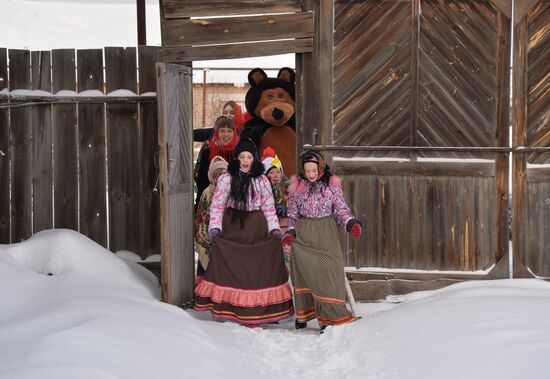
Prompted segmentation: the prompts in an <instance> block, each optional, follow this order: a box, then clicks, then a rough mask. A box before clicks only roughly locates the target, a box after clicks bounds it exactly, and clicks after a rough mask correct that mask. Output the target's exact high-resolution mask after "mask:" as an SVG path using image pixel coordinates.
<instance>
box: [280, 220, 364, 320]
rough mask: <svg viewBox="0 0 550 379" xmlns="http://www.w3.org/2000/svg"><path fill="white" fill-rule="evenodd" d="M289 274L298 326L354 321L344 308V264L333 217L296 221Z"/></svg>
mask: <svg viewBox="0 0 550 379" xmlns="http://www.w3.org/2000/svg"><path fill="white" fill-rule="evenodd" d="M290 272H291V277H292V285H293V286H294V302H295V307H296V319H297V321H298V322H300V321H301V322H306V321H309V320H311V319H314V318H317V321H318V322H319V325H321V326H323V325H341V324H345V323H348V322H351V321H355V320H356V318H355V317H353V316H352V315H351V313H350V312H349V311H348V309H347V308H346V287H345V279H344V275H345V274H344V260H343V258H342V248H341V246H340V238H339V235H338V226H337V225H336V221H335V220H334V217H333V216H327V217H321V218H307V217H306V218H301V219H299V220H298V222H297V223H296V239H295V240H294V242H293V243H292V253H291V255H290Z"/></svg>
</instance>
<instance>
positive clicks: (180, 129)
mask: <svg viewBox="0 0 550 379" xmlns="http://www.w3.org/2000/svg"><path fill="white" fill-rule="evenodd" d="M191 78H192V73H191V69H190V68H189V67H185V66H180V65H171V64H164V63H159V64H157V88H158V90H157V91H158V113H159V146H160V152H159V155H160V158H159V166H160V176H159V181H160V183H159V186H160V207H161V265H162V266H161V271H162V275H161V276H162V299H163V301H166V302H168V303H170V304H175V305H178V306H179V305H182V304H183V303H187V302H190V301H192V298H193V287H194V252H193V226H192V225H193V207H194V206H193V178H192V176H193V175H192V149H191V146H192V136H191V132H192V129H193V128H192V112H191V107H192V98H191V97H192V92H191V89H192V83H191V80H192V79H191Z"/></svg>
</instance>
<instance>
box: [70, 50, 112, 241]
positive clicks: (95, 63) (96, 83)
mask: <svg viewBox="0 0 550 379" xmlns="http://www.w3.org/2000/svg"><path fill="white" fill-rule="evenodd" d="M77 62H78V64H77V67H78V68H77V78H78V91H79V92H82V91H88V90H96V91H99V92H100V93H102V94H103V93H104V92H105V90H104V86H103V83H104V79H103V50H102V49H89V50H78V51H77ZM105 146H106V138H105V105H104V104H79V105H78V149H79V172H80V175H79V187H80V196H79V207H80V212H79V224H80V232H81V233H82V234H84V235H86V236H88V237H89V238H91V239H92V240H94V241H96V242H97V243H99V244H101V245H102V246H105V247H107V246H108V245H107V199H106V195H105V193H106V165H105V154H106V153H105Z"/></svg>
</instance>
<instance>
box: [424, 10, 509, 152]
mask: <svg viewBox="0 0 550 379" xmlns="http://www.w3.org/2000/svg"><path fill="white" fill-rule="evenodd" d="M421 9H422V11H421V19H420V28H421V31H420V37H419V48H420V54H419V62H420V63H419V65H418V66H419V93H418V96H419V102H420V103H419V121H418V136H417V137H418V144H419V145H420V146H495V145H496V140H495V135H496V130H495V129H496V81H497V72H496V71H497V68H496V66H497V62H496V61H497V43H498V41H497V14H498V10H497V9H495V8H494V7H493V5H492V4H491V3H490V2H484V1H464V0H452V1H449V0H429V1H426V0H425V1H422V8H421ZM432 155H433V154H432ZM447 155H448V154H447ZM455 156H456V154H455ZM469 156H471V157H474V156H473V155H471V154H469ZM462 157H464V155H462ZM475 157H480V156H479V155H477V156H475Z"/></svg>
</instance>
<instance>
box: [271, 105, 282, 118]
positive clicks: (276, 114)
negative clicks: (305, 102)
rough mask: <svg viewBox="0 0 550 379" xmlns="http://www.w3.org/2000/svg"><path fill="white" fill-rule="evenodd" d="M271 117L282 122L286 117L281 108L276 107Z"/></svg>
mask: <svg viewBox="0 0 550 379" xmlns="http://www.w3.org/2000/svg"><path fill="white" fill-rule="evenodd" d="M271 115H272V116H273V118H274V119H275V120H280V119H282V118H283V117H284V116H285V112H283V111H282V110H280V109H279V108H277V107H275V108H274V109H273V112H272V113H271Z"/></svg>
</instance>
